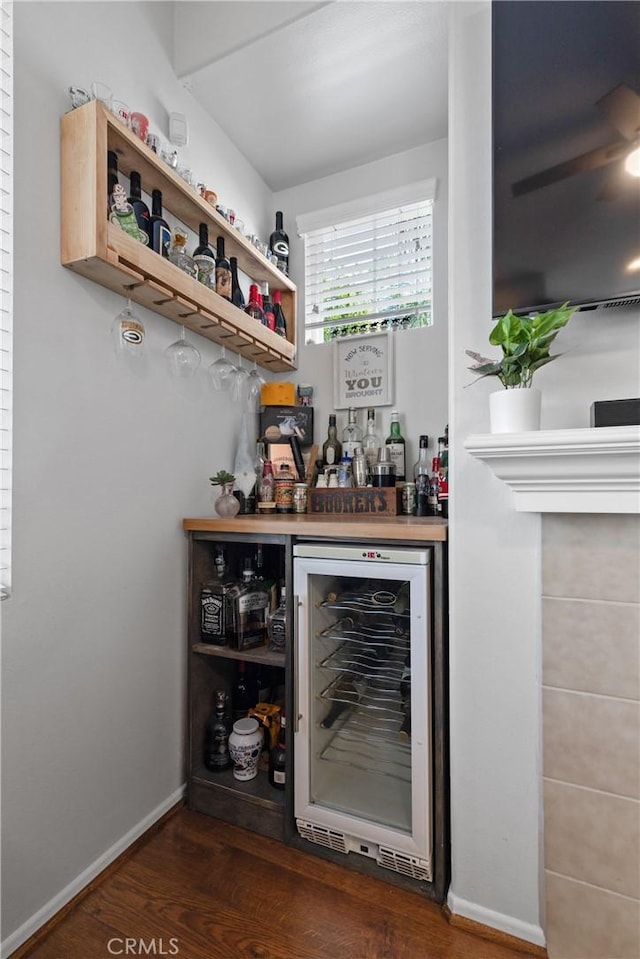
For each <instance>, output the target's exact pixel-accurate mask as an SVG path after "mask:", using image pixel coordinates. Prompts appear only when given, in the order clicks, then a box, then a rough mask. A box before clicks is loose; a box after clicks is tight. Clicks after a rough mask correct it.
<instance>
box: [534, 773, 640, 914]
mask: <svg viewBox="0 0 640 959" xmlns="http://www.w3.org/2000/svg"><path fill="white" fill-rule="evenodd" d="M544 846H545V853H544V865H545V869H550V870H551V871H552V872H559V873H562V874H563V875H565V876H570V877H571V878H573V879H582V880H583V881H584V882H588V883H592V884H593V885H596V886H602V887H603V888H604V889H610V890H611V891H612V892H618V893H621V894H622V895H623V896H632V897H634V898H636V899H638V898H640V801H638V800H637V799H620V798H619V797H618V796H609V795H607V794H606V793H600V792H594V791H593V790H592V789H583V788H581V787H579V786H570V785H567V784H566V783H558V782H550V781H549V780H545V783H544Z"/></svg>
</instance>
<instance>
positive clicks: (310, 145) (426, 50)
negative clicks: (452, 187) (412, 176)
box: [174, 0, 449, 191]
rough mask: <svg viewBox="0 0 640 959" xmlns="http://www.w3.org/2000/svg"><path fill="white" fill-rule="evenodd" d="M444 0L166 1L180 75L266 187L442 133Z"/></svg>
mask: <svg viewBox="0 0 640 959" xmlns="http://www.w3.org/2000/svg"><path fill="white" fill-rule="evenodd" d="M448 20H449V4H448V3H447V2H446V0H409V2H405V0H365V2H361V0H333V2H326V3H314V2H311V0H306V2H297V0H273V2H272V0H255V2H254V0H242V2H239V0H214V2H207V3H204V2H198V0H195V2H191V0H183V2H178V3H176V5H175V31H174V65H175V69H176V73H177V75H178V77H179V78H181V79H182V81H183V82H184V83H185V85H186V86H187V87H188V88H189V89H190V91H191V93H192V95H193V96H194V97H195V99H196V100H197V101H198V102H199V103H200V104H201V106H202V107H203V108H204V109H205V110H206V111H207V112H208V113H209V114H210V116H211V117H212V118H213V119H214V120H215V121H216V122H217V123H218V124H219V125H220V127H221V128H222V129H223V130H224V131H225V133H226V134H227V136H228V137H229V138H230V139H231V140H232V141H233V142H234V143H235V144H236V146H237V147H238V148H239V149H240V150H241V151H242V153H243V154H244V155H245V156H246V157H247V159H248V160H249V162H250V163H251V165H252V166H253V167H254V168H255V169H256V170H257V171H258V172H259V173H260V175H261V176H262V178H263V179H264V180H265V182H266V183H267V184H268V186H269V187H270V188H271V189H272V190H273V191H279V190H283V189H286V188H288V187H292V186H297V185H298V184H300V183H306V182H308V181H310V180H315V179H318V178H320V177H323V176H328V175H330V174H334V173H338V172H340V171H341V170H345V169H349V168H351V167H354V166H358V165H360V164H363V163H368V162H371V161H373V160H377V159H381V158H382V157H386V156H392V155H393V154H395V153H400V152H402V151H404V150H408V149H411V148H412V147H416V146H419V145H421V144H423V143H428V142H430V141H432V140H438V139H441V138H442V137H445V136H446V135H447V69H448V56H447V36H448Z"/></svg>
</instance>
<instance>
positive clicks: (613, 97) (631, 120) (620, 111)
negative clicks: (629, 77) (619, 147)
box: [596, 83, 640, 140]
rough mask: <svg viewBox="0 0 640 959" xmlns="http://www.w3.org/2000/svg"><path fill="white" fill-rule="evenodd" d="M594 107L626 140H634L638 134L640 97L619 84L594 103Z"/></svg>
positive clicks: (639, 132) (629, 88) (624, 84)
mask: <svg viewBox="0 0 640 959" xmlns="http://www.w3.org/2000/svg"><path fill="white" fill-rule="evenodd" d="M596 106H597V107H599V109H600V110H602V112H603V113H604V115H605V116H606V118H607V120H608V121H609V123H610V124H611V126H613V127H615V128H616V130H617V131H618V132H619V133H621V134H622V135H623V137H626V138H627V140H635V139H636V137H637V136H638V134H640V96H638V94H637V93H636V92H635V90H632V89H631V87H630V86H627V84H626V83H619V84H618V86H617V87H614V88H613V90H610V91H609V93H605V95H604V96H603V97H601V98H600V100H598V101H596Z"/></svg>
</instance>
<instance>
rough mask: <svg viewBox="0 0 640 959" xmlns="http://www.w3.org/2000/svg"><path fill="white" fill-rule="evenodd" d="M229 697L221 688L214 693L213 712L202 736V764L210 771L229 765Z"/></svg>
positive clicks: (214, 771) (219, 770)
mask: <svg viewBox="0 0 640 959" xmlns="http://www.w3.org/2000/svg"><path fill="white" fill-rule="evenodd" d="M230 732H231V721H230V719H229V698H228V696H227V694H226V692H225V691H224V690H223V689H216V691H215V693H214V705H213V713H212V715H211V717H210V719H209V721H208V723H207V728H206V730H205V737H204V764H205V766H206V767H207V769H209V770H210V771H211V772H212V773H217V772H222V770H223V769H229V767H230V766H231V756H230V755H229V733H230Z"/></svg>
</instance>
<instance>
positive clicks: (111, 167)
mask: <svg viewBox="0 0 640 959" xmlns="http://www.w3.org/2000/svg"><path fill="white" fill-rule="evenodd" d="M117 182H118V154H117V153H116V151H115V150H107V217H108V216H109V214H110V213H111V194H112V193H113V188H114V186H115V185H116V183H117ZM148 212H149V211H148V210H147V213H148Z"/></svg>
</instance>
